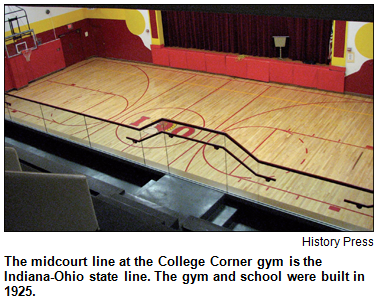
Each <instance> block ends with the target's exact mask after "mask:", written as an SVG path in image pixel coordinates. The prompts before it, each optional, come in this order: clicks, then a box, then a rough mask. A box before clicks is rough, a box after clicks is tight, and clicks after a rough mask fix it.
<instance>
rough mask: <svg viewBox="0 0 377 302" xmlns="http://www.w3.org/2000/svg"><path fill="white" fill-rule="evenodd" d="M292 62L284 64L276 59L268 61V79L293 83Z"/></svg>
mask: <svg viewBox="0 0 377 302" xmlns="http://www.w3.org/2000/svg"><path fill="white" fill-rule="evenodd" d="M293 66H294V65H293V64H286V63H283V62H279V61H277V60H275V61H271V62H270V81H271V82H278V83H284V84H293Z"/></svg>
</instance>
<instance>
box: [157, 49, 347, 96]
mask: <svg viewBox="0 0 377 302" xmlns="http://www.w3.org/2000/svg"><path fill="white" fill-rule="evenodd" d="M152 55H153V63H155V64H159V65H165V66H171V67H179V68H187V69H191V70H200V71H207V72H210V73H216V74H227V75H230V76H236V77H241V78H247V79H252V80H257V81H263V82H269V81H272V82H277V83H284V84H294V85H298V86H303V87H312V88H318V89H323V90H329V91H336V92H344V74H345V68H344V67H336V66H318V65H308V64H303V63H298V62H284V61H279V60H276V59H259V58H254V57H246V58H244V59H243V60H237V56H236V55H225V54H217V53H212V52H211V53H208V52H204V51H203V52H202V51H190V50H188V51H184V50H177V49H173V50H171V48H169V47H166V48H165V47H164V46H163V45H160V46H157V45H152ZM169 60H170V61H169ZM185 64H186V67H185Z"/></svg>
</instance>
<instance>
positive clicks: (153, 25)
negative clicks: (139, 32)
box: [149, 10, 158, 39]
mask: <svg viewBox="0 0 377 302" xmlns="http://www.w3.org/2000/svg"><path fill="white" fill-rule="evenodd" d="M149 20H150V22H151V30H152V38H153V39H158V31H157V20H156V11H154V10H150V11H149Z"/></svg>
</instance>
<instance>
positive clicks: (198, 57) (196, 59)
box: [186, 51, 207, 71]
mask: <svg viewBox="0 0 377 302" xmlns="http://www.w3.org/2000/svg"><path fill="white" fill-rule="evenodd" d="M186 60H187V68H188V69H191V70H198V71H206V70H207V69H206V59H205V53H204V52H202V51H187V52H186Z"/></svg>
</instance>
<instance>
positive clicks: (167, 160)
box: [163, 125, 170, 174]
mask: <svg viewBox="0 0 377 302" xmlns="http://www.w3.org/2000/svg"><path fill="white" fill-rule="evenodd" d="M163 127H164V128H163V129H164V131H165V125H164V126H163ZM163 136H164V140H165V151H166V163H167V165H168V173H169V174H170V165H169V155H168V145H167V143H166V134H165V133H164V134H163Z"/></svg>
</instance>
